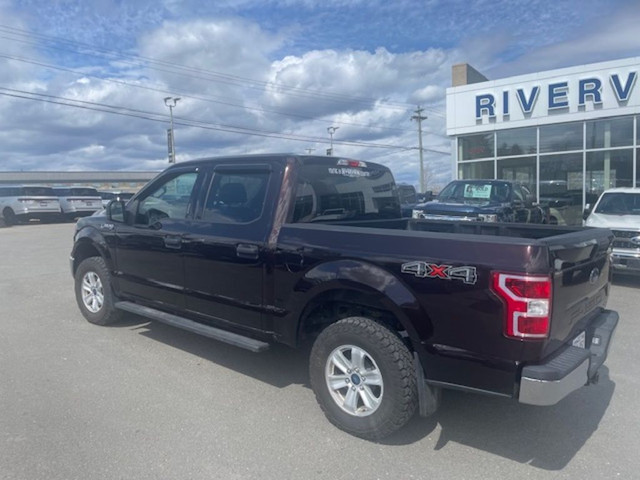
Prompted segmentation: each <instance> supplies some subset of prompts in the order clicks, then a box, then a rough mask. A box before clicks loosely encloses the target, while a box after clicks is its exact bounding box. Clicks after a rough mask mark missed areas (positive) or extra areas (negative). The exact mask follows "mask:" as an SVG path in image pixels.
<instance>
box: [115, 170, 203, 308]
mask: <svg viewBox="0 0 640 480" xmlns="http://www.w3.org/2000/svg"><path fill="white" fill-rule="evenodd" d="M202 176H203V174H202V172H200V171H198V169H197V168H193V167H192V168H185V169H174V170H170V171H168V172H167V173H166V174H164V175H162V176H161V177H159V178H158V179H156V180H155V181H154V182H153V183H152V184H150V185H149V186H148V187H147V188H145V190H144V191H143V192H142V194H141V196H139V197H138V199H137V200H136V201H135V202H134V203H133V204H131V205H128V207H127V216H128V219H127V221H126V222H125V223H117V224H115V230H116V231H115V234H116V261H117V272H118V273H117V277H118V286H119V293H120V295H121V296H122V297H123V298H125V297H129V298H133V299H134V300H136V301H139V302H140V303H144V304H152V305H154V306H157V307H159V308H163V309H167V308H168V309H172V310H182V309H184V305H185V302H184V260H183V256H182V254H183V245H182V237H183V232H184V231H185V230H187V229H188V225H189V224H190V223H191V220H190V218H189V217H190V216H191V211H192V208H193V201H194V198H193V197H194V192H195V191H196V185H197V184H198V183H199V182H201V181H202Z"/></svg>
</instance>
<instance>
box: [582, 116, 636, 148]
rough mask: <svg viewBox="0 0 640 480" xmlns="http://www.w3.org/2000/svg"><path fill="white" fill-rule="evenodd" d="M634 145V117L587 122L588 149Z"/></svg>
mask: <svg viewBox="0 0 640 480" xmlns="http://www.w3.org/2000/svg"><path fill="white" fill-rule="evenodd" d="M631 145H633V117H620V118H607V119H603V120H595V121H593V122H587V148H610V147H629V146H631Z"/></svg>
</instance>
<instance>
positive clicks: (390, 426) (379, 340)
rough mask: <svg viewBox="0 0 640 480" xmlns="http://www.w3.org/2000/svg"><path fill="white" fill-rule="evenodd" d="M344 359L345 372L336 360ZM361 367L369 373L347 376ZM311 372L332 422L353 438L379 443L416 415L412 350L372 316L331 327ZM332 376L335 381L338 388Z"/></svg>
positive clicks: (316, 351) (315, 350)
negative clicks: (331, 382)
mask: <svg viewBox="0 0 640 480" xmlns="http://www.w3.org/2000/svg"><path fill="white" fill-rule="evenodd" d="M337 352H340V353H341V354H342V357H340V356H339V354H338V353H337ZM362 352H364V354H365V355H363V353H362ZM336 355H337V357H336ZM349 356H351V358H349ZM354 356H357V357H359V358H361V359H362V360H357V359H354ZM343 357H344V358H346V359H347V360H348V362H347V363H346V364H343V365H342V368H341V367H338V366H337V364H336V363H335V361H334V359H337V358H343ZM358 364H360V365H362V366H364V369H361V370H360V371H355V370H354V371H353V372H352V370H351V369H349V370H347V372H344V368H346V367H349V366H350V367H354V366H356V365H358ZM309 374H310V379H311V387H312V388H313V391H314V393H315V395H316V399H317V401H318V403H319V404H320V407H321V408H322V410H323V411H324V413H325V415H326V417H327V419H328V420H329V421H330V422H331V423H333V424H334V425H335V426H337V427H338V428H340V429H342V430H344V431H345V432H348V433H350V434H352V435H355V436H358V437H361V438H365V439H368V440H379V439H381V438H384V437H386V436H388V435H390V434H391V433H393V432H394V431H396V430H398V429H399V428H401V427H402V426H404V425H405V424H406V423H407V422H408V421H409V419H410V418H411V417H412V416H413V415H414V413H415V411H416V407H417V403H418V393H417V387H416V378H415V373H414V370H413V360H412V357H411V353H410V352H409V349H408V348H407V347H406V345H405V344H404V343H403V342H402V341H401V340H400V338H399V337H398V336H397V335H396V334H394V333H393V332H392V331H391V330H389V329H388V328H386V327H385V326H383V325H381V324H379V323H377V322H374V321H373V320H370V319H368V318H364V317H350V318H345V319H343V320H340V321H338V322H336V323H334V324H331V325H330V326H328V327H327V328H325V329H324V330H323V331H322V332H321V333H320V335H319V336H318V338H317V339H316V341H315V343H314V345H313V348H312V350H311V358H310V361H309ZM368 374H369V375H370V378H369V379H366V376H367V375H368ZM330 375H332V378H334V379H335V383H334V387H333V388H330V386H329V380H328V378H329V376H330ZM378 376H379V378H380V381H379V382H378V380H377V377H378ZM342 377H344V386H342V387H341V386H340V385H342V382H343V380H342ZM370 382H371V383H370ZM377 383H380V386H378V385H377ZM349 390H351V392H349ZM349 398H350V399H351V400H349ZM365 398H366V399H367V401H365ZM367 403H369V405H367ZM353 407H355V409H354V408H353ZM348 410H351V411H348Z"/></svg>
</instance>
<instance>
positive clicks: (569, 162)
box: [540, 153, 583, 225]
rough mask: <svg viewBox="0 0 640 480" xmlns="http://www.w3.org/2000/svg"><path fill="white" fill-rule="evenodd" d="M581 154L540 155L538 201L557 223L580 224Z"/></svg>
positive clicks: (552, 220) (552, 221) (550, 218)
mask: <svg viewBox="0 0 640 480" xmlns="http://www.w3.org/2000/svg"><path fill="white" fill-rule="evenodd" d="M582 185H583V182H582V153H566V154H560V155H545V156H543V157H540V204H541V205H543V206H545V207H547V208H548V209H549V220H550V221H551V223H555V224H558V225H581V224H582Z"/></svg>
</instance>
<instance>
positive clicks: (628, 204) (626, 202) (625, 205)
mask: <svg viewBox="0 0 640 480" xmlns="http://www.w3.org/2000/svg"><path fill="white" fill-rule="evenodd" d="M595 213H604V214H605V215H640V193H622V192H612V193H605V194H603V195H602V198H601V199H600V201H599V202H598V206H597V207H596V209H595Z"/></svg>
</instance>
